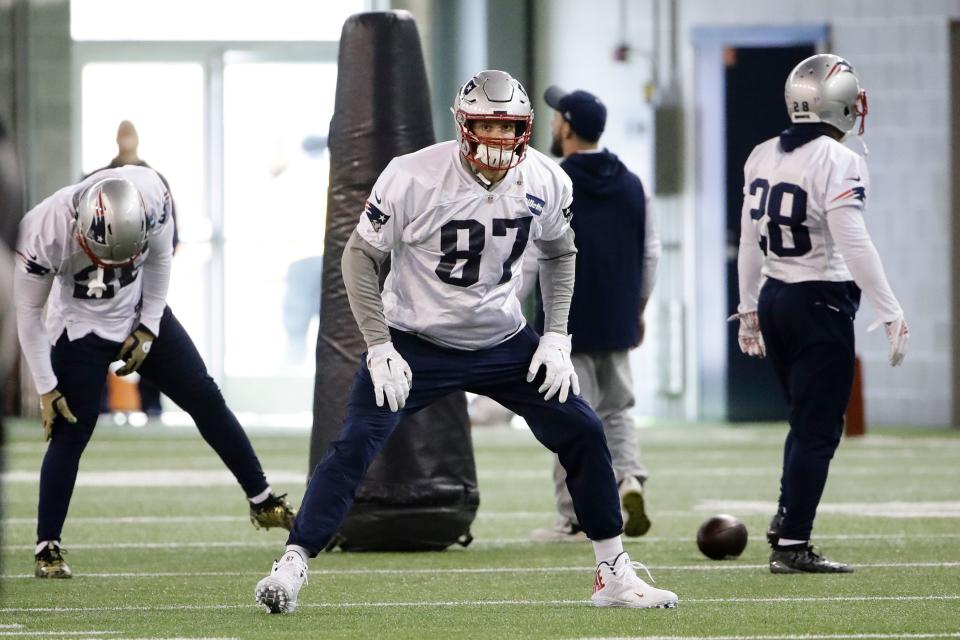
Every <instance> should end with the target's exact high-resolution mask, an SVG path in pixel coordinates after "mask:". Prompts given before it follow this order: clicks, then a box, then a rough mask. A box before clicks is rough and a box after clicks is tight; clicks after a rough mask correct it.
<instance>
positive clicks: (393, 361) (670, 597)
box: [254, 70, 677, 613]
mask: <svg viewBox="0 0 960 640" xmlns="http://www.w3.org/2000/svg"><path fill="white" fill-rule="evenodd" d="M453 112H454V117H455V120H456V124H457V127H458V135H457V140H456V141H450V142H444V143H440V144H437V145H434V146H432V147H429V148H427V149H424V150H422V151H418V152H416V153H413V154H409V155H405V156H400V157H398V158H395V159H394V160H393V161H392V162H391V163H390V164H389V165H388V166H387V167H386V169H385V170H384V171H383V173H382V174H381V176H380V178H379V179H378V180H377V182H376V184H375V185H374V187H373V190H372V192H371V193H370V197H369V199H368V200H367V202H366V206H365V210H364V212H363V213H362V214H361V215H360V222H359V224H358V226H357V229H356V230H355V231H354V233H353V235H352V236H351V238H350V240H349V241H348V242H347V245H346V247H345V249H344V253H343V260H342V264H341V266H342V269H343V279H344V284H345V285H346V290H347V295H348V296H349V299H350V307H351V310H352V311H353V314H354V317H355V318H356V320H357V324H358V326H359V328H360V331H361V332H362V334H363V337H364V340H365V342H366V344H367V348H368V349H367V353H366V354H364V357H363V358H362V360H361V363H360V369H359V371H358V372H357V375H356V376H355V378H354V384H353V388H352V389H351V392H350V397H349V399H348V402H347V415H346V418H345V420H344V424H343V427H342V430H341V432H340V436H339V438H338V439H337V440H335V441H334V442H333V443H331V445H330V448H329V449H328V451H327V453H326V455H325V456H324V457H323V459H322V460H321V462H320V464H319V465H317V467H316V469H315V470H314V472H313V474H312V475H311V479H310V483H309V485H308V487H307V492H306V495H305V496H304V499H303V503H302V505H301V508H300V513H299V514H298V516H297V519H296V521H295V522H294V526H293V529H291V531H290V537H289V538H288V540H287V550H286V553H285V554H284V556H283V557H282V558H281V560H280V561H278V562H277V563H275V564H274V566H273V570H272V572H271V574H270V575H269V576H267V577H265V578H263V579H262V580H261V581H260V582H259V583H258V584H257V586H256V588H255V591H254V594H255V598H256V601H257V602H258V603H260V604H261V605H262V606H264V607H265V608H267V609H268V610H269V611H271V612H274V613H284V612H290V611H292V610H293V609H294V608H295V607H296V601H297V596H298V593H299V591H300V587H301V586H302V585H303V584H304V583H305V581H306V564H305V563H306V561H307V559H308V558H312V557H314V556H316V555H317V553H318V552H319V551H321V550H323V549H324V548H325V547H326V546H327V544H328V543H329V542H330V540H331V538H332V537H333V535H334V534H335V533H336V531H337V529H338V528H339V527H340V524H341V523H342V522H343V519H344V517H345V516H346V514H347V511H348V510H349V509H350V506H351V504H352V503H353V498H354V495H355V493H356V490H357V487H358V486H359V484H360V482H361V480H362V479H363V475H364V473H365V472H366V470H367V467H368V466H369V464H370V462H371V461H372V460H373V458H374V457H375V456H376V455H377V452H378V451H379V450H380V448H381V447H382V446H383V444H384V442H385V441H386V439H387V438H388V437H389V435H390V434H391V433H392V431H393V430H394V429H395V428H396V427H397V425H398V424H399V423H400V422H401V420H402V419H403V418H404V417H405V416H407V415H410V414H412V413H414V412H416V411H418V410H420V409H422V408H424V407H426V406H427V405H429V404H430V403H431V402H433V401H434V400H437V399H439V398H441V397H443V396H445V395H447V394H448V393H450V392H452V391H456V390H458V389H462V390H465V391H470V392H474V393H478V394H482V395H486V396H489V397H491V398H493V399H494V400H496V401H497V402H499V403H501V404H502V405H504V406H505V407H507V408H509V409H511V410H513V411H514V412H516V413H518V414H520V415H521V416H523V417H524V418H525V419H526V421H527V423H528V424H529V425H530V429H531V430H532V431H533V433H534V434H535V436H536V437H537V438H538V439H539V440H540V441H541V442H542V443H543V444H544V445H545V446H546V447H547V448H549V449H550V450H551V451H553V452H555V453H557V454H558V455H559V459H560V463H561V464H562V465H563V466H564V468H565V469H566V472H567V486H568V487H569V489H570V494H571V496H572V498H573V503H574V508H575V510H576V513H577V516H578V521H579V523H580V526H581V528H582V529H583V530H584V531H585V532H586V534H587V536H589V537H590V539H591V540H593V543H594V552H595V555H596V558H597V562H598V568H597V576H598V577H597V587H596V590H595V591H596V592H595V594H594V596H593V601H594V604H596V605H597V606H628V607H672V606H674V605H675V604H676V601H677V597H676V595H675V594H673V593H671V592H669V591H665V590H662V589H656V588H654V587H651V586H650V585H647V584H646V583H645V582H643V581H642V580H640V578H639V577H637V575H636V572H635V571H634V570H633V564H631V563H630V561H629V558H627V556H626V554H625V553H623V546H622V543H621V541H620V533H621V531H622V529H623V521H622V519H621V514H620V496H619V493H618V490H617V482H616V479H615V478H614V473H613V467H612V464H611V460H610V452H609V450H608V449H607V444H606V440H605V438H604V435H603V425H602V423H601V422H600V419H599V418H598V417H597V415H596V413H594V411H593V409H591V408H590V406H589V405H588V404H587V403H586V402H585V401H584V400H583V399H582V398H581V397H580V395H579V393H580V389H579V383H578V380H577V376H576V373H575V372H574V369H573V365H572V363H571V361H570V336H569V335H567V315H568V312H569V308H570V298H571V295H572V293H573V279H574V274H575V262H574V261H575V254H576V248H575V246H574V243H573V232H572V231H571V229H570V225H569V217H570V205H571V198H572V185H571V182H570V179H569V178H568V177H567V175H566V173H565V172H564V171H563V170H562V169H561V168H560V167H559V166H557V165H556V164H554V163H553V162H551V161H549V160H548V159H547V158H546V157H544V156H543V155H541V154H540V153H538V152H536V151H534V150H532V149H528V148H527V142H528V140H529V137H530V127H531V124H532V121H533V111H532V109H531V107H530V101H529V98H528V97H527V94H526V92H525V91H524V89H523V87H522V85H521V84H520V83H519V82H517V80H515V79H514V78H512V77H511V76H510V75H509V74H507V73H504V72H503V71H492V70H491V71H483V72H481V73H478V74H477V75H476V76H474V77H473V78H472V79H470V80H469V81H468V82H467V83H465V84H464V85H463V86H462V87H461V89H460V91H459V92H458V93H457V96H456V99H455V100H454V106H453ZM530 242H535V243H536V244H537V247H538V249H539V250H540V253H541V254H542V258H541V259H540V284H541V289H542V291H543V298H544V315H545V329H546V331H545V333H544V335H543V336H542V337H541V336H538V335H537V334H536V333H535V332H534V331H533V330H532V329H530V328H529V327H527V326H526V324H525V323H524V320H523V316H522V315H521V313H520V302H519V300H518V299H517V296H516V291H517V289H518V287H519V286H520V278H521V273H522V269H521V267H522V262H523V260H522V256H523V252H524V250H525V249H526V247H527V246H528V244H529V243H530ZM388 256H389V257H390V258H391V263H390V273H389V275H388V276H387V279H386V281H385V283H384V289H383V292H382V294H381V292H380V290H379V286H378V278H377V273H378V270H379V268H380V265H381V264H383V262H384V261H385V260H386V259H387V257H388ZM614 569H616V570H614ZM601 578H603V579H601Z"/></svg>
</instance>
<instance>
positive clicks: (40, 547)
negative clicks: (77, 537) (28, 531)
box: [33, 540, 60, 555]
mask: <svg viewBox="0 0 960 640" xmlns="http://www.w3.org/2000/svg"><path fill="white" fill-rule="evenodd" d="M51 542H52V543H53V546H55V547H56V548H57V549H59V548H60V543H59V542H57V541H56V540H44V541H43V542H38V543H37V549H36V551H34V552H33V555H37V554H38V553H40V552H41V551H43V550H44V549H46V548H47V545H48V544H50V543H51Z"/></svg>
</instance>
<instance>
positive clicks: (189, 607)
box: [0, 595, 960, 613]
mask: <svg viewBox="0 0 960 640" xmlns="http://www.w3.org/2000/svg"><path fill="white" fill-rule="evenodd" d="M956 600H960V595H949V596H943V595H939V596H824V597H813V596H811V597H796V598H787V597H784V598H680V605H681V606H683V605H688V604H726V603H736V604H791V603H795V602H796V603H808V602H817V603H831V602H920V601H924V602H929V601H939V602H952V601H956ZM531 605H534V606H535V605H549V606H556V605H563V606H567V605H577V606H590V601H589V600H586V599H583V600H439V601H423V602H320V603H309V602H303V601H300V602H299V603H298V604H297V608H300V609H306V608H310V609H352V608H384V607H402V608H408V607H409V608H417V607H503V606H531ZM254 607H255V605H253V604H170V605H156V606H148V605H125V606H119V607H4V608H2V609H0V613H79V612H97V611H214V610H221V609H251V608H254Z"/></svg>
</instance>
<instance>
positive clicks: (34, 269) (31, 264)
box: [17, 251, 50, 276]
mask: <svg viewBox="0 0 960 640" xmlns="http://www.w3.org/2000/svg"><path fill="white" fill-rule="evenodd" d="M17 255H18V256H20V259H21V260H23V266H24V268H25V269H26V271H27V273H29V274H30V275H32V276H45V275H47V274H48V273H50V269H49V268H47V267H45V266H43V265H42V264H40V263H39V262H37V256H31V255H29V254H24V253H20V252H19V251H17Z"/></svg>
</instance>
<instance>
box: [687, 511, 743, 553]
mask: <svg viewBox="0 0 960 640" xmlns="http://www.w3.org/2000/svg"><path fill="white" fill-rule="evenodd" d="M697 547H699V548H700V551H701V553H703V555H705V556H707V557H708V558H710V559H711V560H723V559H724V558H736V557H737V556H739V555H740V554H741V553H743V550H744V549H746V547H747V528H746V527H745V526H744V524H743V523H742V522H740V521H739V520H737V519H736V518H734V517H733V516H731V515H727V514H725V513H721V514H719V515H715V516H713V517H712V518H710V519H708V520H707V521H706V522H704V523H703V524H702V525H700V530H699V531H697Z"/></svg>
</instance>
